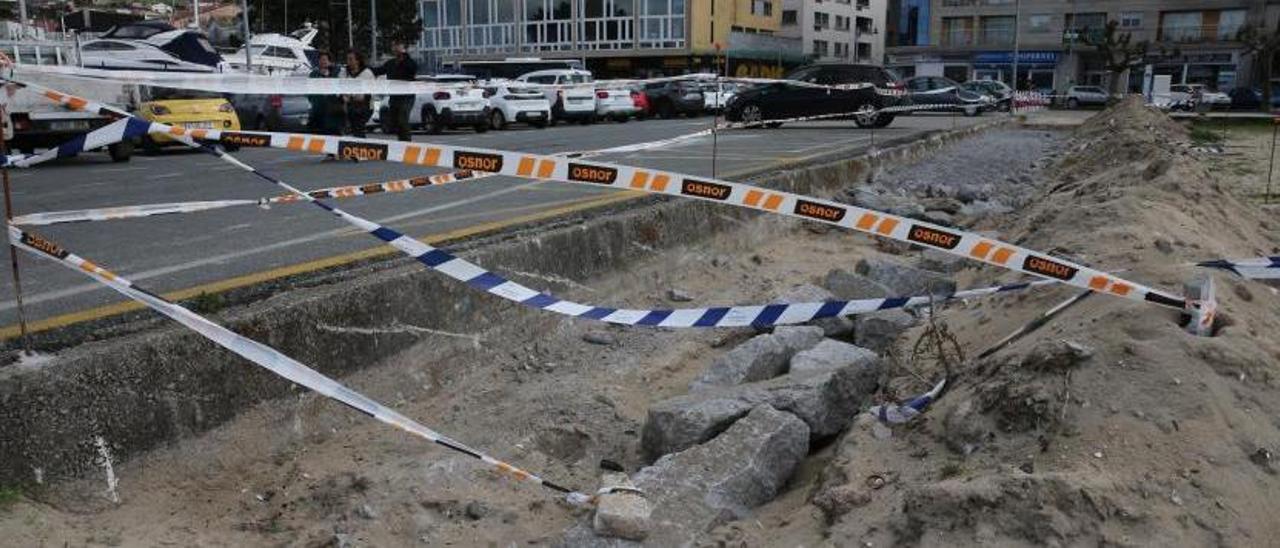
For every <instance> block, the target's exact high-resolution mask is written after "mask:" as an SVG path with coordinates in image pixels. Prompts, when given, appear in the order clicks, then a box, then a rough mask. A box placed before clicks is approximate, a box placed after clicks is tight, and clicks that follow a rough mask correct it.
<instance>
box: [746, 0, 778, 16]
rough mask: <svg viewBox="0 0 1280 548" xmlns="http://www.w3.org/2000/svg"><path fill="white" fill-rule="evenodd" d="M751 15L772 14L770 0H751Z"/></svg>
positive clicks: (771, 2)
mask: <svg viewBox="0 0 1280 548" xmlns="http://www.w3.org/2000/svg"><path fill="white" fill-rule="evenodd" d="M751 15H762V16H765V17H769V16H771V15H773V1H772V0H751Z"/></svg>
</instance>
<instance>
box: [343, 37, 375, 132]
mask: <svg viewBox="0 0 1280 548" xmlns="http://www.w3.org/2000/svg"><path fill="white" fill-rule="evenodd" d="M347 78H354V79H356V80H373V69H370V68H369V66H368V64H367V63H366V62H365V58H364V54H363V53H360V52H358V51H351V52H348V53H347ZM343 99H344V100H345V101H346V103H347V124H348V125H349V126H351V127H350V129H351V134H352V135H354V136H356V137H364V136H365V128H366V127H367V126H368V125H369V118H370V117H372V116H373V107H372V106H371V102H372V99H373V98H372V96H370V95H368V94H352V95H344V96H343Z"/></svg>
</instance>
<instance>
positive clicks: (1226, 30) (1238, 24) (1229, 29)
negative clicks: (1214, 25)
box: [1218, 10, 1245, 40]
mask: <svg viewBox="0 0 1280 548" xmlns="http://www.w3.org/2000/svg"><path fill="white" fill-rule="evenodd" d="M1244 16H1245V10H1222V11H1221V12H1218V40H1235V39H1236V36H1238V35H1239V34H1240V29H1241V28H1243V27H1244Z"/></svg>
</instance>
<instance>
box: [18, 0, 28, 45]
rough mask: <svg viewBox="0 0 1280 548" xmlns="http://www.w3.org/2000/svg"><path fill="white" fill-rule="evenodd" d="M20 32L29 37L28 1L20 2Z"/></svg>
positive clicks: (20, 0) (24, 36) (19, 0)
mask: <svg viewBox="0 0 1280 548" xmlns="http://www.w3.org/2000/svg"><path fill="white" fill-rule="evenodd" d="M18 32H21V33H22V35H21V36H22V37H23V38H26V37H27V0H18Z"/></svg>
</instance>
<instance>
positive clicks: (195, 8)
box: [191, 0, 200, 28]
mask: <svg viewBox="0 0 1280 548" xmlns="http://www.w3.org/2000/svg"><path fill="white" fill-rule="evenodd" d="M191 19H192V20H193V21H195V22H196V28H200V0H191Z"/></svg>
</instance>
